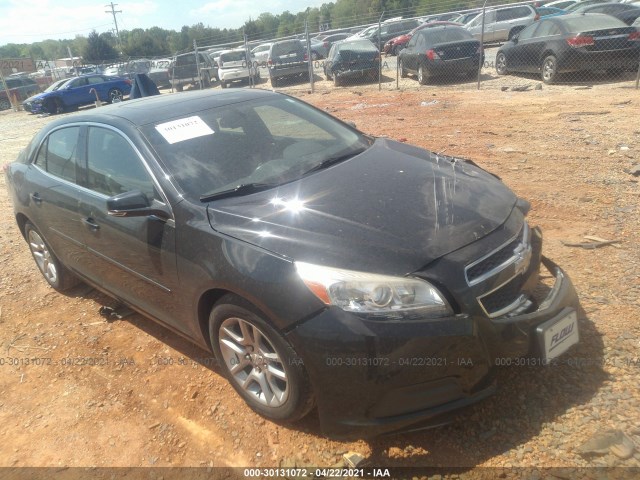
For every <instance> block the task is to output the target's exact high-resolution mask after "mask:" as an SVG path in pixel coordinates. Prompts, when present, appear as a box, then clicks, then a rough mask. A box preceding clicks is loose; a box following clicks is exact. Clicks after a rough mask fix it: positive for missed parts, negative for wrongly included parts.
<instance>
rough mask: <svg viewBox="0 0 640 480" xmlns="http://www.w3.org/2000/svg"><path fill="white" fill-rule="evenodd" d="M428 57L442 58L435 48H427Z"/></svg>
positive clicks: (430, 58)
mask: <svg viewBox="0 0 640 480" xmlns="http://www.w3.org/2000/svg"><path fill="white" fill-rule="evenodd" d="M427 58H428V59H429V60H437V59H439V58H440V55H438V54H437V53H436V51H435V50H434V49H431V50H427Z"/></svg>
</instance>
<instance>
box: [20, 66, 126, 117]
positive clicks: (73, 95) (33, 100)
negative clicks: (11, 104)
mask: <svg viewBox="0 0 640 480" xmlns="http://www.w3.org/2000/svg"><path fill="white" fill-rule="evenodd" d="M52 87H53V88H52ZM130 91H131V80H129V79H124V78H120V77H110V76H107V75H95V74H94V75H82V76H80V77H75V78H70V79H68V80H66V81H62V82H61V83H58V82H56V83H55V84H53V85H52V86H51V87H50V88H48V89H46V90H45V91H44V92H42V93H39V94H37V95H33V96H32V97H29V98H27V99H26V100H25V101H24V102H22V106H23V107H24V109H25V110H26V111H27V112H31V113H42V112H47V113H50V114H52V115H54V114H56V113H63V112H65V111H70V110H75V109H77V108H78V107H80V106H82V105H90V104H92V103H95V102H96V100H97V99H99V100H100V101H101V102H108V103H113V102H114V101H118V100H122V98H123V97H124V96H125V95H129V92H130ZM96 96H97V98H96Z"/></svg>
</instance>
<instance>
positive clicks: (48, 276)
mask: <svg viewBox="0 0 640 480" xmlns="http://www.w3.org/2000/svg"><path fill="white" fill-rule="evenodd" d="M24 233H25V236H26V237H27V242H28V243H29V249H30V250H31V255H33V259H34V260H35V261H36V265H37V266H38V269H39V270H40V273H41V274H42V276H43V277H44V279H45V280H46V281H47V283H48V284H49V285H51V286H52V287H53V288H55V289H56V290H59V291H61V292H62V291H64V290H68V289H69V288H71V287H74V286H75V285H77V284H78V283H80V281H79V280H78V278H77V277H76V276H75V275H73V274H72V273H71V272H70V271H69V270H68V269H67V268H66V267H64V266H63V265H62V264H61V263H60V261H59V260H58V258H57V257H56V256H55V255H54V253H53V252H52V251H51V249H50V248H49V245H48V244H47V242H46V241H45V240H44V238H43V237H42V235H40V232H39V231H38V230H37V229H36V227H35V226H34V225H33V224H32V223H31V222H27V223H26V224H25V226H24Z"/></svg>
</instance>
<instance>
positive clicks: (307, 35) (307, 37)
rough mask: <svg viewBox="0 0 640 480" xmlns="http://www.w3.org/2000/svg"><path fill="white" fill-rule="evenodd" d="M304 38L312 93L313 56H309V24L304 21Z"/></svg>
mask: <svg viewBox="0 0 640 480" xmlns="http://www.w3.org/2000/svg"><path fill="white" fill-rule="evenodd" d="M304 38H305V40H306V42H307V61H308V62H309V68H308V70H309V83H310V84H311V93H313V91H314V84H313V55H311V39H310V38H309V22H307V21H306V20H305V21H304Z"/></svg>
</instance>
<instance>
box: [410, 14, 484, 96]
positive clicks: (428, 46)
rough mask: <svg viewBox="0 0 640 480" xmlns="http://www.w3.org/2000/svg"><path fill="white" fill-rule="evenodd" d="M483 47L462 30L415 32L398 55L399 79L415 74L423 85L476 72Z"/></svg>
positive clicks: (432, 29) (425, 30)
mask: <svg viewBox="0 0 640 480" xmlns="http://www.w3.org/2000/svg"><path fill="white" fill-rule="evenodd" d="M481 55H482V48H481V45H480V42H479V41H478V40H476V39H475V38H474V37H473V35H471V33H469V31H467V30H466V29H465V28H462V27H456V26H442V27H434V28H425V29H423V30H418V31H417V32H416V33H415V35H413V37H411V40H409V43H408V44H407V48H405V49H404V50H402V51H401V52H400V55H399V56H398V59H399V60H398V61H399V62H400V66H399V68H400V76H401V77H406V76H407V74H408V73H415V74H416V75H417V76H418V82H419V83H420V84H421V85H426V84H427V82H428V81H429V78H431V77H437V76H454V75H459V74H463V75H465V76H468V77H472V76H474V75H476V74H477V73H478V68H479V67H480V56H481Z"/></svg>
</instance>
